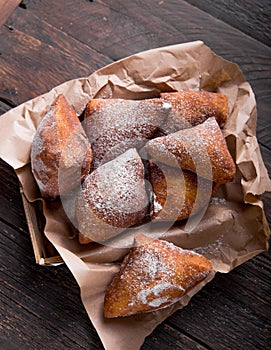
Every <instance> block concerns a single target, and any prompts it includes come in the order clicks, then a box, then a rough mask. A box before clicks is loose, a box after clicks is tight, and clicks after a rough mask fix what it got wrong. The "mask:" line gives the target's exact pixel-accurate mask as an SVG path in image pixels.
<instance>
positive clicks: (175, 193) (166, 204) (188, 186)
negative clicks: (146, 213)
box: [148, 161, 218, 222]
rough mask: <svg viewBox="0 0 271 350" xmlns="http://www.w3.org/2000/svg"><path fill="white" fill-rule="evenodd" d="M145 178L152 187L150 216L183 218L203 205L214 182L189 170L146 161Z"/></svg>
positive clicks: (161, 218)
mask: <svg viewBox="0 0 271 350" xmlns="http://www.w3.org/2000/svg"><path fill="white" fill-rule="evenodd" d="M148 179H149V181H150V184H151V186H152V192H153V196H152V201H151V219H152V220H155V221H172V222H175V221H178V220H183V219H187V218H189V217H190V215H194V214H196V213H197V212H198V211H199V210H200V209H202V208H203V207H205V206H207V205H208V204H209V201H210V199H211V197H212V196H213V194H214V192H215V191H216V190H217V187H218V186H217V185H216V184H214V183H213V182H212V181H210V180H208V179H205V178H203V177H200V176H197V175H196V174H195V173H193V172H192V171H189V170H183V169H180V168H174V167H170V166H168V165H166V164H162V163H155V162H154V161H150V163H149V166H148Z"/></svg>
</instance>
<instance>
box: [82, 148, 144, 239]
mask: <svg viewBox="0 0 271 350" xmlns="http://www.w3.org/2000/svg"><path fill="white" fill-rule="evenodd" d="M147 208H148V198H147V193H146V188H145V179H144V166H143V163H142V161H141V158H140V157H139V155H138V153H137V151H136V150H135V149H134V148H133V149H130V150H128V151H126V152H125V153H123V154H122V155H120V156H118V157H117V158H115V159H114V160H111V161H110V162H108V163H105V164H103V165H101V166H100V167H99V168H97V169H96V170H94V171H93V172H92V173H91V174H89V175H88V176H87V177H86V179H85V181H84V182H83V185H82V190H81V192H80V193H79V195H78V198H77V202H76V217H77V221H78V227H79V242H80V243H82V244H85V243H89V242H91V241H95V242H100V241H105V240H107V239H110V238H112V237H114V236H116V235H117V234H119V233H120V232H122V231H124V230H125V229H126V228H128V227H130V226H132V225H135V224H137V223H139V222H141V221H142V220H143V219H144V218H145V216H146V214H147Z"/></svg>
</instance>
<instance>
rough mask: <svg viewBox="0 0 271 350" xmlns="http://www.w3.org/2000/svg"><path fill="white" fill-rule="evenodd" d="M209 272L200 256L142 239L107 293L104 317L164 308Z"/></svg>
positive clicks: (152, 240)
mask: <svg viewBox="0 0 271 350" xmlns="http://www.w3.org/2000/svg"><path fill="white" fill-rule="evenodd" d="M211 271H212V264H211V262H210V261H209V260H208V259H206V258H205V257H203V256H202V255H199V254H197V253H195V252H192V251H189V250H184V249H181V248H179V247H177V246H175V245H173V244H172V243H168V242H166V241H162V240H158V239H151V238H147V237H145V236H141V238H140V241H139V242H138V243H137V245H136V246H135V247H133V248H131V250H130V252H129V254H128V255H127V256H126V257H125V258H124V260H123V263H122V265H121V268H120V271H119V272H118V273H117V275H115V277H114V279H113V281H112V282H111V284H110V285H109V287H108V289H107V291H106V295H105V299H104V316H105V317H107V318H114V317H119V316H129V315H133V314H137V313H141V312H148V311H154V310H158V309H160V308H164V307H167V306H169V305H171V304H173V303H176V302H177V301H178V300H180V298H182V297H183V296H184V295H185V294H187V292H188V291H189V290H191V289H192V288H194V287H195V286H196V285H197V284H198V283H200V282H201V281H203V280H204V279H205V278H206V277H207V276H208V275H209V274H210V272H211Z"/></svg>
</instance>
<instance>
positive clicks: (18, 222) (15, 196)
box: [0, 116, 28, 233]
mask: <svg viewBox="0 0 271 350" xmlns="http://www.w3.org/2000/svg"><path fill="white" fill-rule="evenodd" d="M0 118H1V116H0ZM0 169H1V172H0V188H1V189H2V191H1V195H0V200H1V207H0V219H1V220H2V221H4V222H5V223H7V224H8V225H10V226H12V227H13V228H15V229H17V230H18V231H21V232H24V233H28V228H27V223H26V218H25V213H24V209H23V204H22V199H21V196H20V189H19V181H18V178H17V176H16V174H15V172H14V170H13V168H11V167H10V166H9V165H8V164H7V163H5V162H4V161H3V160H2V159H0ZM7 208H9V210H7Z"/></svg>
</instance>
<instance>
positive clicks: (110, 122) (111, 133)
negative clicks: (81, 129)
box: [84, 99, 171, 168]
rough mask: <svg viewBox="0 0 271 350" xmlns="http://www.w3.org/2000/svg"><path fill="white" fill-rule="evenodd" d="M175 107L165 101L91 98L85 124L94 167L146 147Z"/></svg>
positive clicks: (86, 111)
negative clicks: (147, 142) (131, 149)
mask: <svg viewBox="0 0 271 350" xmlns="http://www.w3.org/2000/svg"><path fill="white" fill-rule="evenodd" d="M170 108H171V105H170V104H169V103H163V101H162V100H161V99H148V100H140V101H134V100H123V99H91V100H90V101H89V103H88V105H87V107H86V110H85V116H84V122H85V130H86V133H87V135H88V138H89V140H90V143H91V146H92V150H93V158H94V168H97V167H98V166H99V165H101V164H103V163H105V162H107V161H109V160H112V159H114V158H115V157H117V156H118V155H120V154H122V153H123V152H125V151H126V150H127V149H129V148H134V147H135V148H140V147H142V146H143V145H144V144H145V143H146V141H147V139H150V138H151V137H152V136H153V135H154V133H155V131H156V130H157V128H158V127H159V126H160V125H161V124H162V123H163V122H164V120H165V118H166V117H167V115H168V113H169V111H170Z"/></svg>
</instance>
